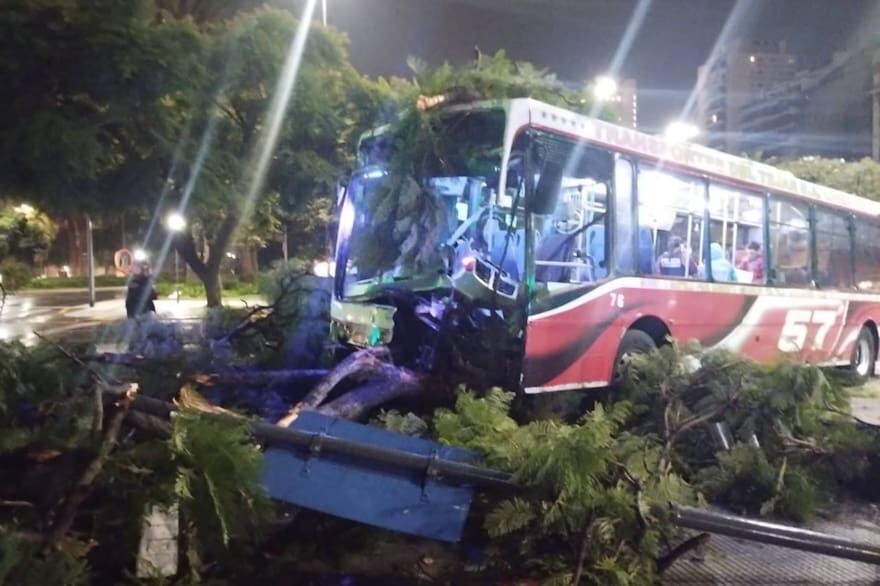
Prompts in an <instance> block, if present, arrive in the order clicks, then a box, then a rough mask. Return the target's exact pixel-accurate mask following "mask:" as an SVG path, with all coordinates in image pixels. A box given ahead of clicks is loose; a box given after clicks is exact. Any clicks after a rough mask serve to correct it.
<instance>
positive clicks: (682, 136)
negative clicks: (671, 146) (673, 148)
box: [664, 120, 700, 142]
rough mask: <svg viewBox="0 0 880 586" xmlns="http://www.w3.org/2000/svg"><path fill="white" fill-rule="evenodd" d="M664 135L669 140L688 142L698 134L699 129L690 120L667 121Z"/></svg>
mask: <svg viewBox="0 0 880 586" xmlns="http://www.w3.org/2000/svg"><path fill="white" fill-rule="evenodd" d="M664 136H666V140H668V141H669V142H688V141H690V140H693V139H695V138H697V137H698V136H700V129H699V128H698V127H697V126H696V125H694V124H691V123H690V122H682V121H680V120H676V121H674V122H670V123H669V125H668V126H667V127H666V132H664Z"/></svg>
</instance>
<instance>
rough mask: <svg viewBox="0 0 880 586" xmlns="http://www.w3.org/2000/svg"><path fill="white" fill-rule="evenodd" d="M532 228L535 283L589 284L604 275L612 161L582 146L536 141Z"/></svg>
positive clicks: (556, 140)
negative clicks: (539, 153) (537, 159)
mask: <svg viewBox="0 0 880 586" xmlns="http://www.w3.org/2000/svg"><path fill="white" fill-rule="evenodd" d="M538 141H539V147H543V148H541V150H542V151H543V156H544V159H543V161H540V162H539V165H538V168H539V177H538V181H537V186H536V189H535V200H534V202H533V205H532V210H533V211H534V216H533V220H534V221H533V224H534V226H535V229H536V237H535V254H534V258H535V280H536V281H538V282H543V283H589V282H594V281H597V280H600V279H604V278H605V277H606V276H607V275H608V266H607V263H606V259H605V251H606V248H607V247H606V243H605V241H606V238H605V234H606V227H607V222H608V197H609V194H610V184H611V168H612V156H611V154H610V153H608V152H607V151H603V150H600V149H597V148H595V147H592V146H590V145H587V144H585V143H575V142H573V141H570V140H567V139H563V138H561V137H556V136H540V137H539V138H538Z"/></svg>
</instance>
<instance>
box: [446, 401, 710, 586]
mask: <svg viewBox="0 0 880 586" xmlns="http://www.w3.org/2000/svg"><path fill="white" fill-rule="evenodd" d="M512 400H513V394H512V393H505V392H502V391H500V390H497V389H495V390H492V391H490V392H489V393H487V394H486V395H485V396H484V397H477V396H476V395H474V394H472V393H470V392H468V391H463V392H461V393H459V395H458V400H457V401H456V406H455V409H454V410H439V411H437V412H436V413H435V416H434V427H435V429H436V432H437V436H438V438H439V439H440V441H442V442H444V443H448V444H450V445H455V446H459V447H465V448H469V449H473V450H476V451H477V452H479V453H480V454H481V455H482V456H483V458H484V463H485V464H486V465H488V466H490V467H495V468H501V469H504V470H508V471H510V472H511V473H512V474H513V476H514V479H515V480H516V481H517V482H518V483H519V484H520V485H522V486H523V487H524V490H523V491H522V492H520V493H519V494H517V495H516V496H515V497H506V496H505V497H500V498H498V500H495V498H496V497H490V501H489V504H488V506H489V509H490V510H489V512H488V514H487V515H486V518H485V529H486V531H487V533H488V535H489V536H490V537H491V538H492V540H491V542H490V544H489V545H488V546H487V553H488V554H489V559H488V565H489V566H490V568H491V569H492V570H494V571H497V572H500V573H501V574H502V575H504V576H509V577H512V578H517V579H522V578H524V577H525V576H535V577H539V578H541V579H543V580H550V581H551V582H553V581H555V582H554V583H567V584H571V583H579V581H581V580H583V581H585V582H588V583H591V584H650V583H652V581H653V578H654V576H655V572H656V569H655V565H654V560H655V558H656V556H657V555H658V553H659V550H660V542H661V541H662V540H663V538H664V535H667V534H668V533H669V532H670V527H669V526H668V525H666V524H665V523H664V521H663V520H662V519H660V518H657V517H654V516H653V515H652V514H651V510H652V508H654V507H653V505H665V504H666V503H668V502H669V501H670V500H675V501H678V502H692V501H694V500H695V499H696V495H695V494H694V492H693V491H692V490H691V489H690V488H689V487H688V486H687V485H686V484H685V483H684V482H683V481H682V480H681V479H680V478H678V477H677V476H675V475H674V474H669V473H665V472H664V473H658V472H657V470H656V466H653V465H651V464H650V463H651V462H657V460H658V459H659V457H660V454H659V446H657V445H656V443H654V442H651V441H649V439H648V438H643V437H637V436H634V435H631V434H629V433H628V432H626V431H624V425H625V423H626V421H627V419H628V418H629V415H630V408H629V405H628V404H627V403H620V404H617V405H615V406H613V407H611V408H609V409H608V410H606V409H605V408H603V407H602V406H601V405H599V406H596V407H595V408H594V409H593V410H592V411H590V412H588V413H586V414H585V415H584V416H583V417H582V418H581V419H580V420H579V421H578V422H577V423H574V424H567V423H562V422H559V421H554V420H544V421H534V422H531V423H528V424H525V425H520V424H518V423H517V422H516V421H515V420H514V419H513V418H511V416H510V414H509V412H510V407H511V402H512Z"/></svg>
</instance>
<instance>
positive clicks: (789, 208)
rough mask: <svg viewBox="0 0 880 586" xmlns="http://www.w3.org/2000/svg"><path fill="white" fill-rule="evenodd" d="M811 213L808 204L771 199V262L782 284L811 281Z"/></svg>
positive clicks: (777, 279) (777, 280)
mask: <svg viewBox="0 0 880 586" xmlns="http://www.w3.org/2000/svg"><path fill="white" fill-rule="evenodd" d="M809 218H810V213H809V208H808V207H807V206H806V204H802V203H795V202H791V201H786V200H783V199H780V198H776V197H774V198H772V199H771V200H770V265H771V267H772V270H773V281H774V283H777V284H780V285H809V284H810V282H811V281H812V279H813V276H812V271H811V269H810V267H811V266H812V265H811V260H810V221H809Z"/></svg>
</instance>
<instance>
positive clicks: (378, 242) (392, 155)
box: [337, 110, 509, 297]
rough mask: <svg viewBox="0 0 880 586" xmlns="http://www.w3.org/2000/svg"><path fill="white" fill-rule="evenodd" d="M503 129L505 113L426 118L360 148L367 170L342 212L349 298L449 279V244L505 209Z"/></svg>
mask: <svg viewBox="0 0 880 586" xmlns="http://www.w3.org/2000/svg"><path fill="white" fill-rule="evenodd" d="M504 124H505V113H504V111H502V110H472V111H466V112H457V113H453V114H450V113H439V114H435V115H433V116H427V115H424V114H421V115H420V116H419V118H418V119H415V118H414V119H412V120H409V121H404V123H402V124H401V125H399V127H397V128H396V129H395V132H394V133H392V132H388V133H385V134H382V135H379V136H376V137H372V138H371V139H369V140H367V141H364V142H363V143H362V145H361V149H360V150H361V152H360V157H359V158H360V160H361V161H362V162H365V163H367V165H366V166H365V167H363V168H362V169H361V170H360V171H359V172H358V173H356V174H355V176H354V177H353V179H352V181H351V183H350V185H349V188H348V192H347V194H346V199H345V203H344V205H343V209H342V211H341V214H340V231H339V251H338V254H339V253H341V254H342V256H341V257H338V258H337V266H339V267H343V266H344V267H345V273H344V277H343V278H344V287H343V290H344V295H345V296H346V297H348V296H351V295H362V294H367V293H369V292H370V291H371V290H373V289H375V288H377V287H382V286H386V285H388V284H393V283H397V282H401V281H407V286H411V287H412V286H416V287H417V286H418V283H417V282H422V281H424V283H425V286H426V287H430V286H431V284H432V283H436V282H437V281H438V280H441V279H443V278H444V276H445V275H446V274H448V272H449V270H450V263H451V262H453V260H451V255H450V251H449V246H448V244H449V243H452V242H455V241H456V240H457V239H458V238H460V237H461V236H462V235H463V234H464V233H465V232H472V233H480V234H482V232H484V231H485V229H486V226H485V224H487V218H485V217H482V216H486V215H487V214H485V213H483V214H481V212H484V211H485V210H488V209H490V207H493V206H497V205H503V204H504V201H499V200H498V199H499V198H498V197H497V195H496V190H497V184H498V178H499V172H500V168H501V157H502V151H503V148H502V146H503V137H504ZM501 199H502V200H504V196H503V195H502V198H501ZM508 205H509V204H508ZM489 219H491V218H489ZM494 227H495V228H496V229H503V228H504V227H503V226H494Z"/></svg>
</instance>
